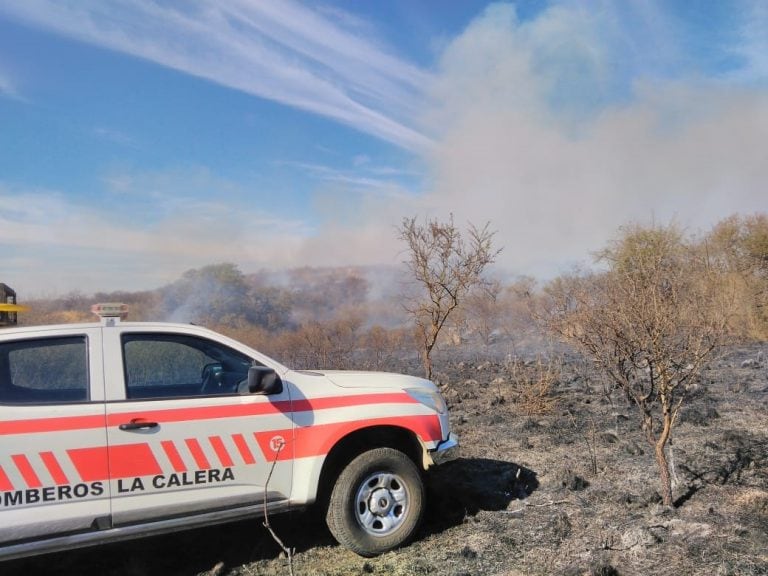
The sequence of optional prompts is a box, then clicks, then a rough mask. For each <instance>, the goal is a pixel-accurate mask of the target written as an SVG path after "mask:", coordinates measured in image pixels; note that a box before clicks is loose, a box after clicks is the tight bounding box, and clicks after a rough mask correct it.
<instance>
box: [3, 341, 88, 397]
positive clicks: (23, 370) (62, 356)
mask: <svg viewBox="0 0 768 576" xmlns="http://www.w3.org/2000/svg"><path fill="white" fill-rule="evenodd" d="M88 387H89V386H88V346H87V342H86V338H85V336H66V337H60V338H39V339H31V340H17V341H11V342H3V343H0V402H2V403H3V404H46V403H56V404H59V403H62V402H87V401H88V399H89V393H88Z"/></svg>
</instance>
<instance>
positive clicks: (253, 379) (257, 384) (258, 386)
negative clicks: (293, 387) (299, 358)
mask: <svg viewBox="0 0 768 576" xmlns="http://www.w3.org/2000/svg"><path fill="white" fill-rule="evenodd" d="M248 391H249V392H250V393H252V394H279V393H280V392H282V391H283V381H282V379H281V378H280V376H278V375H277V372H275V370H274V369H273V368H270V367H268V366H251V367H250V368H249V369H248Z"/></svg>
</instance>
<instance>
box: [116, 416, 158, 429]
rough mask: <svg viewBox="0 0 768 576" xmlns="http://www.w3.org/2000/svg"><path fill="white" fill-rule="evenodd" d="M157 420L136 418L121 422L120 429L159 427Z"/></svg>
mask: <svg viewBox="0 0 768 576" xmlns="http://www.w3.org/2000/svg"><path fill="white" fill-rule="evenodd" d="M157 426H159V424H158V423H157V422H151V421H149V420H144V418H134V419H132V420H131V421H130V422H127V423H125V424H120V426H119V428H120V430H141V429H142V428H157Z"/></svg>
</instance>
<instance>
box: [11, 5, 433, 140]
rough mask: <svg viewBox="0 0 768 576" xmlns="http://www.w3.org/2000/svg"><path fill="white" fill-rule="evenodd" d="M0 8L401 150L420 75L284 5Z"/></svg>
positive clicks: (409, 136) (412, 134) (354, 36)
mask: <svg viewBox="0 0 768 576" xmlns="http://www.w3.org/2000/svg"><path fill="white" fill-rule="evenodd" d="M0 12H5V13H6V14H9V15H11V16H12V17H15V18H18V19H20V20H23V21H26V22H28V23H31V24H33V25H36V26H41V27H45V28H48V29H51V30H54V31H56V32H58V33H60V34H64V35H67V36H71V37H74V38H76V39H78V40H80V41H83V42H88V43H92V44H95V45H98V46H102V47H105V48H110V49H113V50H118V51H121V52H125V53H127V54H131V55H134V56H138V57H140V58H145V59H148V60H151V61H153V62H156V63H159V64H161V65H163V66H168V67H170V68H174V69H177V70H181V71H183V72H186V73H188V74H192V75H195V76H199V77H201V78H205V79H208V80H211V81H213V82H216V83H218V84H221V85H224V86H227V87H230V88H234V89H237V90H241V91H243V92H247V93H249V94H253V95H256V96H260V97H262V98H267V99H270V100H275V101H277V102H280V103H283V104H286V105H289V106H293V107H296V108H300V109H302V110H306V111H309V112H312V113H315V114H319V115H322V116H327V117H329V118H332V119H334V120H336V121H338V122H341V123H344V124H347V125H349V126H352V127H353V128H355V129H357V130H360V131H362V132H365V133H368V134H371V135H373V136H376V137H378V138H381V139H383V140H385V141H388V142H392V143H394V144H396V145H398V146H401V147H403V148H406V149H410V150H422V149H424V148H425V147H428V146H429V140H428V138H426V137H425V136H424V135H423V134H421V133H419V132H418V131H416V130H414V129H413V128H411V127H410V126H411V124H412V119H413V117H412V114H413V112H414V110H415V109H416V106H417V102H418V93H419V89H420V86H422V85H423V84H424V83H425V82H427V80H428V78H429V76H428V74H427V73H426V72H424V71H422V70H420V69H419V68H417V67H415V66H414V65H412V64H409V63H407V62H405V61H403V60H400V59H398V58H397V57H396V56H394V55H392V54H391V53H390V52H389V51H388V50H387V49H386V48H384V47H382V46H379V45H377V44H376V43H374V42H373V41H371V40H370V39H369V38H366V37H363V36H361V35H359V34H358V33H357V32H356V31H355V29H354V28H353V29H348V28H345V27H344V24H343V22H342V21H338V20H337V21H334V20H331V19H329V18H327V17H325V16H323V15H322V14H321V13H320V12H317V11H313V10H312V8H310V7H307V6H306V5H304V4H301V3H298V2H294V1H292V0H263V1H260V2H246V1H244V0H232V1H230V2H226V3H224V2H216V1H214V0H198V1H197V2H194V3H184V4H183V12H182V11H181V10H178V9H174V8H172V7H170V6H168V5H161V4H157V3H155V2H151V1H149V0H135V1H132V2H122V1H120V0H111V1H103V0H84V1H81V2H77V3H64V2H54V1H53V0H9V1H7V2H3V3H0Z"/></svg>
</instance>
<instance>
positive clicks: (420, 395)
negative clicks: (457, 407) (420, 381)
mask: <svg viewBox="0 0 768 576" xmlns="http://www.w3.org/2000/svg"><path fill="white" fill-rule="evenodd" d="M405 392H406V393H407V394H408V395H409V396H410V397H411V398H413V399H414V400H416V401H417V402H419V403H421V404H424V406H426V407H427V408H431V409H432V410H434V411H435V412H437V413H438V414H445V413H446V412H447V411H448V406H447V405H446V404H445V399H444V398H443V395H442V394H440V392H437V391H436V390H427V389H425V388H407V389H406V390H405Z"/></svg>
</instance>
